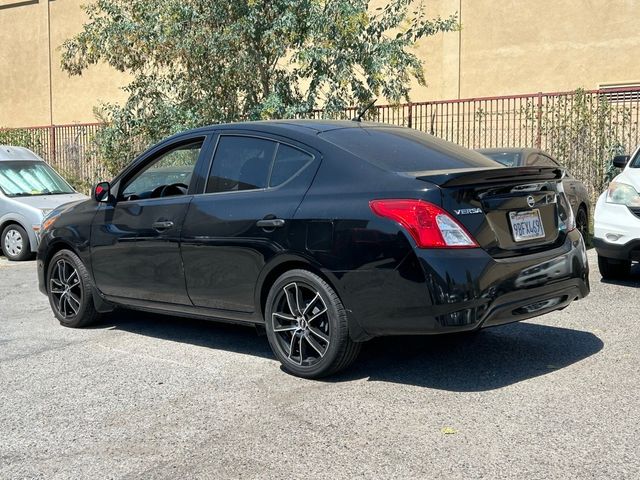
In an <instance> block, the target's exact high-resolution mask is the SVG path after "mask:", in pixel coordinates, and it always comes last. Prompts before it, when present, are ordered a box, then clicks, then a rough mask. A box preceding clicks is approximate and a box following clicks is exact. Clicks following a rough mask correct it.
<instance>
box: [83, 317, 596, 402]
mask: <svg viewBox="0 0 640 480" xmlns="http://www.w3.org/2000/svg"><path fill="white" fill-rule="evenodd" d="M105 327H112V328H115V329H118V330H122V331H127V332H131V333H135V334H137V335H145V336H149V337H154V338H159V339H163V340H171V341H174V342H180V343H189V344H192V345H197V346H201V347H205V348H211V349H216V350H225V351H230V352H235V353H240V354H245V355H253V356H258V357H263V358H274V357H273V354H272V352H271V349H270V348H269V344H268V342H267V339H266V337H264V336H258V335H256V334H255V333H254V332H253V329H252V328H247V327H244V326H237V325H229V324H223V323H216V322H207V321H202V320H193V319H188V318H180V317H171V316H163V315H155V314H149V313H142V312H133V311H127V310H118V311H116V312H114V313H112V314H110V315H108V316H106V317H105V321H104V322H103V323H102V324H100V325H97V326H96V327H94V328H105ZM603 346H604V344H603V342H602V341H601V340H600V339H599V338H598V337H597V336H595V335H594V334H592V333H590V332H584V331H579V330H573V329H569V328H560V327H552V326H547V325H539V324H535V323H514V324H511V325H505V326H502V327H496V328H491V329H487V330H483V331H481V332H479V333H478V334H472V335H470V334H467V335H437V336H412V337H385V338H376V339H374V340H371V341H370V342H367V343H365V344H364V346H363V350H362V353H361V354H360V357H359V358H358V359H357V360H356V362H355V364H354V365H353V366H352V367H351V368H350V369H348V370H347V371H346V372H344V373H341V374H338V375H335V376H333V377H330V378H328V379H325V380H323V381H325V382H345V381H352V380H359V379H368V380H369V381H376V382H391V383H399V384H407V385H414V386H419V387H427V388H434V389H439V390H449V391H458V392H473V391H486V390H493V389H496V388H501V387H505V386H508V385H511V384H514V383H518V382H521V381H523V380H527V379H530V378H534V377H537V376H541V375H545V374H547V373H551V372H553V371H555V370H558V369H562V368H565V367H567V366H569V365H572V364H574V363H576V362H579V361H581V360H584V359H585V358H588V357H589V356H591V355H594V354H596V353H597V352H599V351H600V350H601V349H602V348H603Z"/></svg>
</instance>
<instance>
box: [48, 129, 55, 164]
mask: <svg viewBox="0 0 640 480" xmlns="http://www.w3.org/2000/svg"><path fill="white" fill-rule="evenodd" d="M49 128H50V134H49V143H50V145H49V155H50V158H49V164H50V165H56V126H55V125H51V126H50V127H49Z"/></svg>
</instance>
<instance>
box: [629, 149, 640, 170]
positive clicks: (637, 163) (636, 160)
mask: <svg viewBox="0 0 640 480" xmlns="http://www.w3.org/2000/svg"><path fill="white" fill-rule="evenodd" d="M630 167H631V168H640V148H639V149H638V150H636V154H635V155H634V156H633V158H632V159H631V165H630Z"/></svg>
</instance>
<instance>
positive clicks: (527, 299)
mask: <svg viewBox="0 0 640 480" xmlns="http://www.w3.org/2000/svg"><path fill="white" fill-rule="evenodd" d="M562 176H563V171H562V169H561V168H552V167H538V166H531V167H520V168H507V167H503V166H499V165H498V164H497V163H495V162H493V161H492V160H490V159H488V158H487V157H484V156H482V155H480V154H478V153H475V152H472V151H470V150H467V149H464V148H461V147H458V146H456V145H454V144H451V143H448V142H445V141H443V140H439V139H436V138H434V137H432V136H430V135H427V134H424V133H421V132H418V131H415V130H411V129H408V128H403V127H393V126H388V125H378V124H368V123H359V122H354V121H312V120H306V121H305V120H291V121H272V122H255V123H238V124H233V125H217V126H211V127H206V128H201V129H197V130H192V131H188V132H185V133H181V134H179V135H175V136H173V137H171V138H169V139H167V140H165V141H163V142H161V143H160V144H158V145H156V146H154V147H153V148H151V149H150V150H148V151H147V152H145V153H144V154H142V155H141V156H140V157H139V158H137V159H136V160H135V161H133V162H132V163H131V164H130V165H129V167H127V168H126V169H125V170H124V171H123V172H122V173H121V174H120V175H118V176H117V177H116V178H115V179H114V180H113V181H112V182H111V183H110V184H109V183H106V182H105V183H100V184H98V185H97V186H96V188H95V190H94V192H93V199H92V200H88V201H82V202H77V203H73V204H70V205H67V206H65V207H62V208H60V209H57V210H55V211H53V212H51V213H50V214H49V216H48V217H47V218H46V219H45V221H44V222H43V227H42V233H41V241H40V248H39V252H38V274H39V281H40V289H41V290H42V292H43V293H45V294H46V295H48V296H49V300H50V303H51V308H52V309H53V312H54V314H55V316H56V317H57V318H58V320H59V321H60V323H61V324H62V325H64V326H68V327H83V326H86V325H88V324H90V323H91V322H93V321H94V320H96V318H97V317H98V316H99V314H100V313H101V312H108V311H110V310H112V309H113V308H114V307H116V306H122V307H127V308H132V309H140V310H147V311H151V312H158V313H164V314H173V315H179V316H191V317H198V318H206V319H212V320H222V321H229V322H236V323H243V324H249V325H258V326H264V328H265V329H266V333H267V337H268V340H269V343H270V345H271V347H272V349H273V352H274V354H275V356H276V357H277V358H278V359H279V360H280V362H281V363H282V364H283V366H284V368H285V369H286V370H287V371H289V372H291V373H293V374H295V375H298V376H301V377H308V378H316V377H321V376H325V375H329V374H332V373H334V372H337V371H338V370H341V369H343V368H345V367H347V366H348V365H349V364H350V363H351V362H353V360H354V359H355V358H356V356H357V354H358V351H359V350H360V346H361V344H362V342H363V341H365V340H367V339H370V338H372V337H375V336H380V335H402V334H439V333H449V332H464V331H473V330H477V329H480V328H483V327H490V326H494V325H501V324H505V323H509V322H515V321H519V320H524V319H527V318H531V317H535V316H538V315H542V314H545V313H548V312H551V311H553V310H559V309H562V308H565V307H566V306H567V305H569V304H570V303H571V302H572V301H573V300H576V299H580V298H582V297H584V296H586V295H587V294H588V293H589V281H588V265H587V258H586V253H585V248H584V243H583V241H582V236H581V235H580V233H579V232H578V231H577V230H576V229H575V221H574V218H573V214H572V211H571V207H570V206H569V204H568V202H567V197H566V195H565V194H564V191H563V188H562V181H561V180H562Z"/></svg>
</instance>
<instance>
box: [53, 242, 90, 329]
mask: <svg viewBox="0 0 640 480" xmlns="http://www.w3.org/2000/svg"><path fill="white" fill-rule="evenodd" d="M47 294H48V297H49V304H50V305H51V310H53V313H54V315H55V316H56V318H57V319H58V321H59V322H60V324H61V325H63V326H65V327H70V328H82V327H86V326H88V325H90V324H92V323H94V322H95V321H96V320H98V318H99V316H100V314H99V313H98V312H97V311H96V309H95V306H94V304H93V283H92V282H91V278H90V277H89V272H88V271H87V269H86V268H85V266H84V264H83V263H82V260H80V258H79V257H78V256H77V255H76V254H75V253H73V252H72V251H70V250H60V251H59V252H58V253H56V254H55V255H54V256H53V258H52V259H51V261H50V262H49V267H48V268H47Z"/></svg>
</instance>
